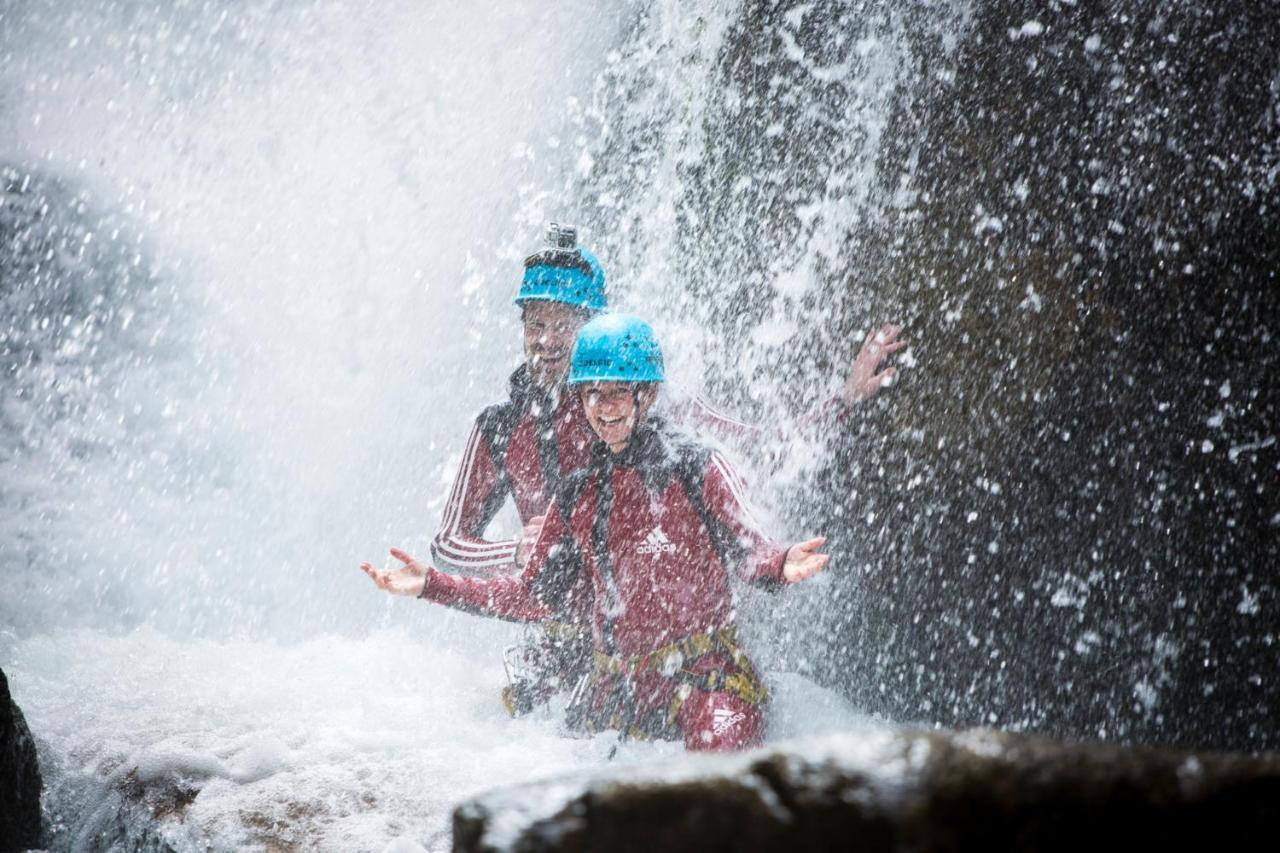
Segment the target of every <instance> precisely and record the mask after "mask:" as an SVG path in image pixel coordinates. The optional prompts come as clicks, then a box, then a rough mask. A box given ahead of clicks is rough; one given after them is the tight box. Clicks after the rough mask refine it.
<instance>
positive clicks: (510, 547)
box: [436, 421, 517, 568]
mask: <svg viewBox="0 0 1280 853" xmlns="http://www.w3.org/2000/svg"><path fill="white" fill-rule="evenodd" d="M480 442H481V433H480V423H479V421H477V422H476V423H475V424H474V425H473V426H472V428H471V435H470V436H469V437H468V439H467V447H466V450H465V451H464V452H463V458H462V470H461V472H460V474H459V476H458V478H457V479H456V480H455V481H454V483H453V490H452V491H451V492H450V493H449V501H448V503H446V504H445V511H444V522H443V524H442V525H441V528H442V529H443V530H444V535H443V536H441V537H439V538H438V539H437V541H436V549H437V552H438V553H439V554H440V555H441V556H442V557H446V558H450V559H449V562H451V563H455V564H456V565H458V566H460V567H467V568H489V567H491V566H501V565H504V564H508V563H510V562H511V560H512V558H513V557H514V556H515V552H516V545H517V543H516V542H514V541H512V540H508V541H506V542H494V543H486V544H484V545H476V544H474V543H471V542H468V541H466V540H463V539H459V538H458V536H459V533H460V531H459V529H458V525H459V524H460V522H461V519H462V504H463V503H464V500H463V499H464V497H465V491H466V489H467V484H468V483H470V481H471V471H472V468H474V467H475V460H476V453H477V452H478V451H479V448H480Z"/></svg>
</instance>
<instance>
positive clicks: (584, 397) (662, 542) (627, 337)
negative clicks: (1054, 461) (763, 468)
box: [362, 314, 828, 750]
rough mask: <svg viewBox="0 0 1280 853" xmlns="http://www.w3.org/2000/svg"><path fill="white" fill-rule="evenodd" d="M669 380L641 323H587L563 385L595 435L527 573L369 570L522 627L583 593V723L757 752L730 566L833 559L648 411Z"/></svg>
mask: <svg viewBox="0 0 1280 853" xmlns="http://www.w3.org/2000/svg"><path fill="white" fill-rule="evenodd" d="M664 380H665V373H664V367H663V359H662V351H661V348H660V347H659V345H658V342H657V341H656V339H655V338H654V335H653V330H652V329H651V328H650V327H649V325H648V324H647V323H644V322H643V321H641V320H640V319H638V318H636V317H632V316H629V315H622V314H611V315H606V316H603V317H598V318H596V319H594V320H592V321H591V322H589V323H588V324H587V325H586V326H584V327H583V329H582V331H581V332H580V333H579V335H578V339H577V343H576V346H575V348H574V350H573V357H572V368H571V371H570V375H569V380H568V382H569V385H570V386H572V387H574V388H576V389H577V390H578V392H579V399H580V401H581V405H582V409H583V413H584V416H585V418H586V419H587V421H588V423H589V424H590V427H591V430H592V432H593V434H594V436H595V437H596V439H597V440H596V441H595V442H594V443H593V445H592V447H591V455H590V461H589V462H588V464H587V466H586V467H585V468H584V469H583V470H581V471H578V472H575V473H574V474H573V475H571V476H570V477H568V478H566V479H565V480H563V481H562V483H561V485H560V487H559V489H558V490H557V494H556V497H555V503H554V504H553V506H552V508H551V510H549V512H548V515H547V519H546V523H545V524H544V525H543V526H542V529H541V531H540V533H539V536H538V538H537V540H536V542H535V544H534V546H533V549H532V551H531V553H530V555H529V559H528V561H527V564H526V566H525V568H524V570H523V572H522V573H521V574H520V575H519V576H505V577H491V578H462V577H455V576H450V575H447V574H444V573H443V572H439V571H437V570H436V569H434V568H431V567H429V566H425V565H423V564H421V563H418V562H417V561H415V560H414V559H413V557H411V556H410V555H408V554H406V553H404V552H403V551H399V550H397V549H393V550H392V552H391V553H392V555H393V556H394V557H396V559H398V560H400V561H401V562H402V563H403V564H404V565H403V567H402V568H400V569H397V570H394V571H389V572H380V571H378V570H376V569H374V568H373V567H372V566H371V565H369V564H368V563H364V564H363V565H362V569H363V570H364V571H365V573H366V574H368V575H369V576H370V578H372V579H373V581H374V583H376V584H377V585H378V586H379V587H380V588H381V589H384V590H387V591H388V592H391V593H393V594H399V595H413V596H417V597H420V598H424V599H427V600H430V601H435V602H437V603H440V604H444V605H447V606H451V607H456V608H460V609H464V610H467V611H470V612H474V613H479V614H483V615H489V616H496V617H500V618H506V619H515V620H520V621H536V620H543V619H547V618H549V617H551V616H553V615H554V614H555V613H556V612H557V611H558V610H559V609H560V608H562V607H563V606H564V604H565V602H566V600H567V599H572V598H574V597H575V596H576V595H578V594H582V593H589V594H587V595H585V597H584V598H583V599H582V603H584V604H586V605H587V607H585V608H584V609H585V610H586V613H585V615H586V616H587V621H588V622H589V624H590V627H591V637H592V647H593V652H592V662H593V668H592V672H591V676H590V679H589V681H588V682H586V695H585V697H584V699H583V702H582V704H581V706H580V708H579V711H580V714H579V718H580V721H581V722H582V724H583V725H584V726H585V727H586V728H587V729H588V730H593V731H598V730H604V729H616V730H619V731H621V732H622V733H623V735H624V736H635V737H644V738H660V739H667V740H672V739H681V740H683V741H684V744H685V747H686V748H688V749H691V750H721V749H739V748H743V747H747V746H754V745H757V744H759V743H760V742H761V740H762V739H763V736H764V716H763V713H762V710H761V706H762V705H763V703H764V702H765V701H766V700H767V692H766V691H765V689H764V686H763V684H762V683H761V681H760V678H759V676H758V674H757V673H756V670H755V667H754V666H753V665H752V663H751V661H750V659H749V658H748V657H747V656H746V655H745V654H744V653H743V652H742V650H741V649H740V648H739V647H738V645H737V641H736V630H735V628H734V625H733V601H732V594H731V591H730V586H729V573H730V572H733V573H735V574H737V575H738V576H739V577H741V578H742V579H743V580H745V581H748V582H753V583H757V584H760V585H763V586H766V587H772V588H777V587H780V586H783V585H786V584H791V583H798V582H800V581H802V580H805V579H807V578H809V577H812V576H813V575H814V574H816V573H818V572H819V571H821V570H822V569H823V568H824V567H825V566H826V563H827V559H828V558H827V556H826V555H825V554H819V553H817V549H818V548H820V547H821V546H822V544H823V542H824V541H825V540H823V539H822V538H821V537H819V538H816V539H811V540H809V541H806V542H801V543H799V544H796V545H793V546H791V547H790V548H781V547H779V546H777V545H776V544H774V543H773V542H771V541H770V540H768V539H767V538H766V537H765V536H764V535H763V534H762V533H761V532H760V529H759V527H758V526H757V525H756V523H755V521H754V519H753V518H752V517H751V513H750V510H749V508H748V506H747V504H746V503H745V501H744V499H743V497H742V493H741V484H740V482H739V481H738V480H737V477H736V475H735V474H734V473H733V470H732V468H730V466H729V464H728V462H727V460H725V459H724V457H722V456H721V455H720V454H719V453H718V452H716V451H714V450H712V449H711V448H710V447H708V446H706V445H704V444H702V443H700V442H698V441H696V440H694V439H691V438H688V437H686V436H684V435H682V434H680V433H679V432H677V431H676V430H674V429H673V428H672V427H670V426H669V425H668V424H667V423H666V422H665V421H664V420H663V419H661V418H659V417H656V416H654V415H652V414H651V409H652V407H653V404H654V402H655V400H656V399H657V394H658V386H659V385H660V384H661V383H662V382H663V381H664ZM584 580H585V584H584Z"/></svg>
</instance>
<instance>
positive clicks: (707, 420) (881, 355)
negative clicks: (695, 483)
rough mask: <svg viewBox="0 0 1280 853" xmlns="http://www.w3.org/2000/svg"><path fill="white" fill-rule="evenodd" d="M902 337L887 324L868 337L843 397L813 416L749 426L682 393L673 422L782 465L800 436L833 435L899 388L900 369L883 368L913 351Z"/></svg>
mask: <svg viewBox="0 0 1280 853" xmlns="http://www.w3.org/2000/svg"><path fill="white" fill-rule="evenodd" d="M901 333H902V327H901V326H898V325H894V324H893V323H885V324H884V325H883V326H881V327H880V328H879V329H873V330H871V331H870V332H868V333H867V337H866V339H865V340H864V341H863V342H862V348H861V349H860V350H858V355H857V356H856V357H855V358H854V360H853V364H852V365H851V366H850V368H849V373H848V374H847V375H846V376H845V380H844V384H843V385H842V386H841V388H840V392H839V393H838V394H836V395H835V396H834V397H830V398H827V399H825V400H821V401H819V402H817V403H816V404H814V405H813V406H811V407H810V409H809V410H808V411H807V412H804V413H803V414H801V415H799V416H798V417H795V418H792V419H788V420H787V421H785V422H784V423H781V424H775V425H769V426H765V425H760V424H751V423H747V422H745V421H740V420H737V419H735V418H731V417H729V416H728V415H726V414H724V413H723V412H720V411H717V410H716V409H714V408H712V407H711V406H710V405H709V404H707V402H706V401H705V400H703V399H702V398H701V397H698V396H696V395H693V394H684V395H679V394H678V393H677V395H674V396H673V397H672V398H671V400H670V414H671V417H672V419H673V420H674V421H675V422H677V423H680V424H684V425H685V426H688V427H691V428H693V429H695V430H697V431H698V432H701V433H704V434H707V435H710V436H711V437H713V438H715V439H716V440H718V441H723V442H725V443H727V444H730V445H733V446H734V447H736V448H739V449H742V450H745V451H749V452H753V453H755V454H757V455H759V454H760V452H761V450H762V449H763V450H764V453H765V454H766V455H767V457H768V458H769V461H770V462H771V463H773V464H774V465H776V464H778V463H780V462H781V457H782V453H781V451H780V448H781V447H784V446H786V445H789V444H790V443H791V441H792V440H793V439H794V438H795V437H796V436H797V435H801V434H812V433H814V432H815V431H818V430H823V429H829V428H830V427H831V426H832V425H834V424H835V423H837V422H839V421H841V420H843V419H845V418H847V417H848V416H849V414H850V412H851V411H852V409H853V407H854V406H856V405H857V404H858V403H861V402H862V401H863V400H866V399H868V398H870V397H873V396H874V395H875V394H876V393H877V392H879V390H880V389H881V388H883V387H885V386H887V385H889V384H891V383H892V382H893V379H894V377H895V376H897V372H898V371H897V368H895V367H886V368H884V369H883V370H882V369H881V367H882V366H883V365H884V362H885V359H887V358H888V357H889V356H891V355H893V354H894V353H896V352H898V351H899V350H901V349H902V348H903V347H905V346H906V345H907V344H906V342H905V341H902V340H899V339H898V335H900V334H901Z"/></svg>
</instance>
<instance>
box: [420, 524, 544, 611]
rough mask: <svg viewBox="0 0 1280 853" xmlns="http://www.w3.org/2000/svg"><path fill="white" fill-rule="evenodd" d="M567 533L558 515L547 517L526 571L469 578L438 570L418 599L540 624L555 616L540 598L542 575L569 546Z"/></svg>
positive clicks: (428, 578) (428, 580)
mask: <svg viewBox="0 0 1280 853" xmlns="http://www.w3.org/2000/svg"><path fill="white" fill-rule="evenodd" d="M568 545H569V543H568V541H567V533H566V530H565V527H564V523H563V522H562V521H561V519H560V515H559V513H555V512H551V513H548V514H547V520H546V523H545V524H544V525H543V526H542V533H541V535H539V536H538V541H537V542H536V543H535V544H534V547H533V553H532V554H531V555H530V556H529V562H528V564H526V566H525V568H524V571H523V572H521V573H520V574H518V575H505V576H499V577H486V578H467V577H458V576H457V575H449V574H445V573H444V572H441V571H439V570H437V569H434V568H433V569H429V570H428V571H427V580H426V583H425V584H424V585H423V587H422V594H421V595H420V596H419V598H424V599H426V600H428V601H434V602H435V603H436V604H443V605H445V606H446V607H452V608H454V609H456V610H464V611H466V612H468V613H475V614H477V615H480V616H494V617H497V618H499V619H509V620H511V621H513V622H541V621H543V620H546V619H550V618H552V617H553V616H554V615H555V612H554V611H553V610H552V608H550V607H548V606H547V605H546V604H544V603H543V601H542V600H541V599H540V598H539V597H538V595H537V594H536V593H537V590H538V589H539V584H540V583H542V582H543V581H544V578H543V573H544V571H546V570H547V569H548V567H549V566H552V565H553V564H554V563H555V562H556V557H557V556H559V554H560V553H561V552H562V550H563V549H564V548H566V547H568Z"/></svg>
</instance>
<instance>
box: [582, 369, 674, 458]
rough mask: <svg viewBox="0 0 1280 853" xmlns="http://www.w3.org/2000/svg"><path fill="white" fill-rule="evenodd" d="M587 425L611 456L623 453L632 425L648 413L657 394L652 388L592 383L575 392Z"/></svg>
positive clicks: (614, 383) (634, 426) (631, 431)
mask: <svg viewBox="0 0 1280 853" xmlns="http://www.w3.org/2000/svg"><path fill="white" fill-rule="evenodd" d="M578 393H579V395H580V396H581V398H582V410H583V411H584V412H586V415H587V422H588V423H589V424H591V428H592V429H593V430H595V433H596V435H597V436H599V437H600V440H601V441H603V442H604V443H605V444H607V445H609V449H610V450H612V451H614V452H615V453H618V452H621V451H622V450H625V449H626V447H627V443H628V442H630V441H631V433H633V432H634V431H635V428H636V424H637V423H638V422H639V421H640V420H641V419H642V418H643V417H644V416H645V413H646V412H648V411H649V406H651V405H652V404H653V400H654V397H656V396H657V392H656V391H655V390H654V388H653V387H652V386H649V385H644V386H636V385H629V384H627V383H624V382H593V383H591V384H590V385H584V386H582V389H581V390H580V391H579V392H578Z"/></svg>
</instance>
